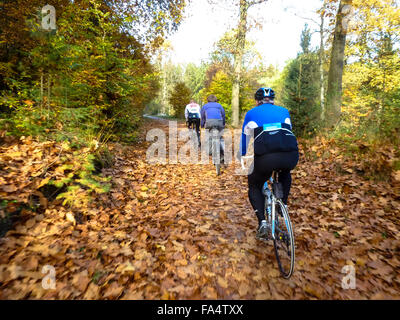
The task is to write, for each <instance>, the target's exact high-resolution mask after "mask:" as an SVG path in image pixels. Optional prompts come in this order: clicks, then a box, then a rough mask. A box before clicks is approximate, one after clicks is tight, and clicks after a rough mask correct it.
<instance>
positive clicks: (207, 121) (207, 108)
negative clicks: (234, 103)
mask: <svg viewBox="0 0 400 320" xmlns="http://www.w3.org/2000/svg"><path fill="white" fill-rule="evenodd" d="M207 102H208V103H207V104H205V105H204V106H203V108H202V109H201V127H202V128H206V129H217V130H218V132H219V136H220V138H221V143H220V156H221V163H224V149H223V144H222V141H223V139H222V134H223V130H224V128H225V110H224V108H223V107H222V106H221V105H220V104H219V103H218V102H217V97H216V96H215V95H213V94H212V95H210V96H208V97H207Z"/></svg>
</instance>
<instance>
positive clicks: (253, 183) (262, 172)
mask: <svg viewBox="0 0 400 320" xmlns="http://www.w3.org/2000/svg"><path fill="white" fill-rule="evenodd" d="M298 161H299V153H298V152H297V151H294V152H280V153H270V154H266V155H263V156H256V157H254V170H253V173H252V174H250V175H249V177H248V181H249V199H250V203H251V205H252V207H253V209H254V211H256V215H257V218H258V222H259V223H261V220H264V219H265V217H264V201H265V198H264V195H263V193H262V188H263V186H264V183H265V182H266V181H267V180H268V179H269V178H270V177H271V175H272V171H274V170H280V172H279V181H280V182H281V183H282V186H283V199H282V200H283V203H284V204H287V200H288V197H289V192H290V186H291V184H292V177H291V174H290V170H293V169H294V168H295V167H296V165H297V162H298Z"/></svg>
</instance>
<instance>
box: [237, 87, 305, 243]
mask: <svg viewBox="0 0 400 320" xmlns="http://www.w3.org/2000/svg"><path fill="white" fill-rule="evenodd" d="M274 99H275V92H274V90H272V89H271V88H260V89H258V90H257V92H256V93H255V100H256V101H257V106H256V107H254V108H253V109H251V110H250V111H248V112H247V114H246V116H245V119H244V123H243V128H242V137H241V155H242V156H245V155H246V153H247V148H248V144H249V141H250V138H251V135H252V134H253V133H254V170H253V172H252V173H251V174H250V175H249V176H248V184H249V200H250V203H251V205H252V207H253V209H254V211H255V214H256V216H257V219H258V229H257V237H258V238H264V237H266V235H267V233H268V230H267V222H266V220H265V215H264V195H263V193H262V188H263V186H264V183H265V181H267V180H268V179H269V178H270V177H271V175H272V172H273V171H274V170H279V171H280V173H279V181H280V182H281V183H282V186H283V199H282V200H283V203H284V204H285V205H287V201H288V197H289V192H290V186H291V183H292V179H291V174H290V171H291V170H293V169H294V168H295V167H296V165H297V162H298V160H299V151H298V145H297V139H296V137H295V136H294V134H293V133H292V123H291V120H290V114H289V111H288V110H287V109H285V108H283V107H279V106H276V105H274Z"/></svg>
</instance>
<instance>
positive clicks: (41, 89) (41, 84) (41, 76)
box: [40, 70, 44, 116]
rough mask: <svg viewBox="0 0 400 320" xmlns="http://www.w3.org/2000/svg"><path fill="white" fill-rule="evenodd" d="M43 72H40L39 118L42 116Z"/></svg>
mask: <svg viewBox="0 0 400 320" xmlns="http://www.w3.org/2000/svg"><path fill="white" fill-rule="evenodd" d="M43 88H44V85H43V70H40V116H42V114H43V95H44V94H43V91H44V89H43Z"/></svg>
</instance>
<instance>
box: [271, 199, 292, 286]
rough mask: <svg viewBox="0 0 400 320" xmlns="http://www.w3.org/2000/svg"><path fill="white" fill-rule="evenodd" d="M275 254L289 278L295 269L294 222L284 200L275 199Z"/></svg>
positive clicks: (283, 271)
mask: <svg viewBox="0 0 400 320" xmlns="http://www.w3.org/2000/svg"><path fill="white" fill-rule="evenodd" d="M274 249H275V256H276V260H277V262H278V267H279V270H280V271H281V273H282V275H283V277H284V278H285V279H288V278H290V277H291V275H292V273H293V270H294V260H295V246H294V235H293V228H292V223H291V221H290V217H289V213H288V211H287V210H286V208H285V206H284V204H283V202H282V200H277V201H275V239H274Z"/></svg>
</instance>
